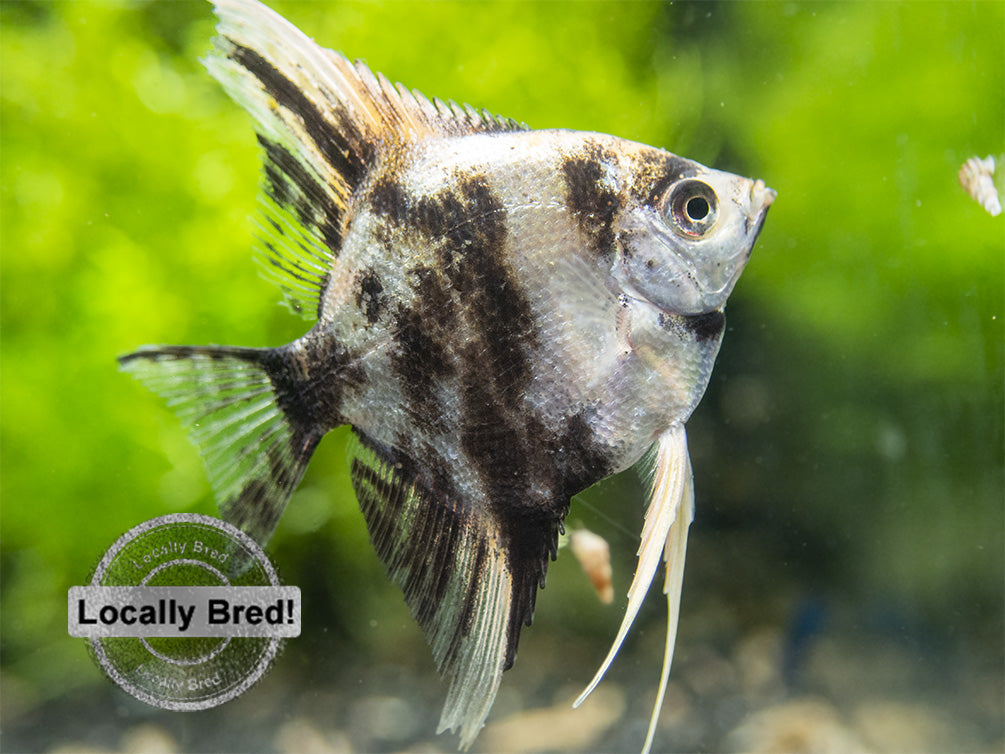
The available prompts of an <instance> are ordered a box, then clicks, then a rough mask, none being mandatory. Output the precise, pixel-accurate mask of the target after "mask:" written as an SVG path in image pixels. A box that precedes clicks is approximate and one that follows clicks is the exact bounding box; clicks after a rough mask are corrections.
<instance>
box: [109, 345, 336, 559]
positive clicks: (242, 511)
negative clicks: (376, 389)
mask: <svg viewBox="0 0 1005 754" xmlns="http://www.w3.org/2000/svg"><path fill="white" fill-rule="evenodd" d="M276 353H277V351H276V350H275V349H260V348H235V347H222V346H166V347H159V348H158V347H155V348H144V349H141V350H139V351H136V352H134V353H131V354H128V355H126V356H122V357H120V358H119V365H120V368H121V369H122V371H124V372H128V373H129V374H131V375H132V376H133V377H135V378H136V379H138V380H139V381H140V382H142V383H143V385H145V386H146V387H147V388H149V389H150V390H152V391H153V392H155V393H157V394H158V395H160V396H161V397H162V398H164V399H166V400H167V404H168V407H169V408H170V409H171V410H172V411H173V412H174V413H175V414H176V415H177V416H178V418H179V419H181V421H182V423H183V424H184V425H185V426H186V428H187V429H188V432H189V436H190V437H191V438H192V442H193V443H194V444H195V445H196V447H198V448H199V452H200V453H201V455H202V458H203V462H204V463H205V465H206V472H207V475H208V476H209V482H210V486H211V487H212V489H213V495H214V497H215V498H216V502H217V506H218V507H219V509H220V514H221V516H222V517H223V518H224V519H225V520H226V521H229V522H230V523H232V524H234V525H235V526H236V527H238V528H239V529H241V530H242V531H244V532H245V533H247V534H248V535H249V536H250V537H252V538H253V539H254V540H256V541H257V542H259V543H260V544H265V542H266V541H267V540H268V539H269V537H270V536H271V535H272V531H273V530H274V529H275V527H276V524H277V523H278V522H279V518H280V516H282V514H283V510H284V509H285V507H286V503H287V501H288V500H289V499H290V495H291V494H293V490H294V489H295V488H296V486H297V484H299V482H300V479H301V478H302V477H303V474H304V470H305V469H306V468H307V463H308V461H310V458H311V455H312V454H313V452H314V448H315V447H316V446H317V443H318V440H319V439H320V434H319V433H318V432H316V431H315V430H314V429H313V428H312V427H305V426H301V425H300V424H298V423H297V422H296V421H295V420H293V419H291V418H290V417H289V416H287V414H286V413H285V412H284V411H283V409H282V408H281V407H280V403H281V402H283V401H282V399H283V398H284V397H285V396H282V395H278V394H277V388H276V387H275V386H274V385H273V382H272V379H271V378H270V374H269V372H270V364H273V363H275V358H274V355H275V354H276ZM280 392H281V391H280Z"/></svg>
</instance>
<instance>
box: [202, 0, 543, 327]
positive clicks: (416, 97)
mask: <svg viewBox="0 0 1005 754" xmlns="http://www.w3.org/2000/svg"><path fill="white" fill-rule="evenodd" d="M214 5H215V8H216V14H217V16H218V17H219V19H220V21H219V23H218V24H217V36H216V38H215V39H214V49H213V51H212V52H211V53H210V55H209V56H208V57H207V58H206V60H205V64H206V67H207V68H208V69H209V72H210V73H211V74H212V75H213V76H214V78H216V79H217V80H218V81H219V82H220V83H221V84H222V85H223V87H224V88H225V89H226V91H227V93H228V94H229V95H230V96H231V97H232V98H233V99H234V101H236V102H237V103H238V104H240V105H241V106H242V107H244V108H245V109H246V110H247V111H248V112H249V113H250V114H251V116H252V117H253V118H254V119H255V122H256V128H257V130H258V140H259V143H260V144H261V145H262V147H263V149H264V157H263V159H264V163H265V186H264V193H265V198H264V202H263V204H264V216H265V221H264V222H263V224H262V228H261V231H262V244H263V246H264V250H263V256H264V261H265V263H266V264H265V269H266V272H267V276H268V277H269V278H270V279H272V280H273V282H275V283H277V284H278V285H279V286H280V288H281V289H282V290H283V293H284V295H285V298H286V302H287V304H288V305H289V306H290V308H292V309H293V310H294V311H297V312H300V313H301V314H303V315H304V316H306V317H308V318H310V317H313V316H314V315H315V313H316V311H317V308H318V306H317V302H318V299H319V297H320V295H321V292H322V290H323V288H324V286H325V284H326V281H327V277H328V275H329V273H330V272H331V269H332V265H333V263H334V261H335V259H336V258H337V257H338V254H339V250H340V248H341V244H342V236H343V233H344V230H345V224H346V222H347V221H348V220H349V216H350V215H351V212H350V202H351V198H352V195H353V193H354V192H355V190H356V188H357V187H358V186H359V185H360V183H361V182H362V181H363V180H364V178H365V176H366V174H367V172H368V171H369V169H370V167H371V166H372V165H373V164H374V163H375V162H377V161H378V160H379V159H380V158H381V156H382V155H383V154H386V153H388V152H389V151H390V150H393V149H395V148H398V147H399V146H400V145H401V144H405V143H408V142H412V141H416V140H420V139H424V138H429V137H436V136H458V135H463V134H469V133H478V132H498V131H514V130H523V129H525V128H526V127H525V126H522V125H521V124H519V123H516V122H515V121H512V120H509V119H507V118H500V117H496V116H494V115H491V114H490V113H488V112H486V111H484V110H477V109H475V108H472V107H470V106H460V105H456V104H454V103H452V102H450V103H448V102H442V101H440V100H436V99H434V100H429V99H426V98H425V97H423V96H422V95H421V94H419V93H418V92H410V91H408V90H407V89H405V88H404V87H403V86H401V85H400V84H398V85H392V84H391V83H390V82H389V81H388V80H387V79H386V78H384V77H383V76H381V75H379V74H378V75H374V74H373V73H372V72H371V71H370V70H369V69H368V68H367V67H366V65H364V64H363V63H361V62H357V63H355V64H353V63H350V62H349V60H348V59H346V58H345V57H343V56H342V55H340V54H339V53H337V52H333V51H331V50H326V49H323V48H322V47H320V46H318V45H317V44H315V42H314V41H313V40H311V39H310V38H308V37H307V36H306V35H304V34H303V33H302V32H301V31H300V30H299V29H297V28H296V27H295V26H293V25H292V24H291V23H289V22H288V21H287V20H286V19H284V18H283V17H282V16H280V15H278V14H277V13H275V12H273V11H272V10H270V9H269V8H267V7H266V6H264V5H262V4H261V3H258V2H255V1H254V0H216V1H215V3H214Z"/></svg>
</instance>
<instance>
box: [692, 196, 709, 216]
mask: <svg viewBox="0 0 1005 754" xmlns="http://www.w3.org/2000/svg"><path fill="white" fill-rule="evenodd" d="M710 209H711V208H710V207H709V206H708V200H707V199H705V197H703V196H692V197H691V198H690V199H688V200H687V207H686V211H687V216H688V217H689V218H690V219H691V220H694V221H700V220H704V219H705V218H706V217H708V213H709V210H710Z"/></svg>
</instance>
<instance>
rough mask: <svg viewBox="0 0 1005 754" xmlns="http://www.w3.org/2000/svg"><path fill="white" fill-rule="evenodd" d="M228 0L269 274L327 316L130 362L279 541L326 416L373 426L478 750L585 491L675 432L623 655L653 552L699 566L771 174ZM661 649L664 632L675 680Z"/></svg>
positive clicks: (388, 536) (388, 555) (371, 434)
mask: <svg viewBox="0 0 1005 754" xmlns="http://www.w3.org/2000/svg"><path fill="white" fill-rule="evenodd" d="M216 5H217V13H218V15H219V16H220V24H219V26H218V32H219V36H218V37H217V39H216V40H215V41H216V47H215V50H214V52H213V54H212V55H211V56H210V57H209V58H208V60H207V67H208V68H209V70H210V72H211V73H212V74H213V75H214V76H215V77H216V78H217V79H218V80H220V81H221V83H223V84H224V86H225V87H226V88H227V90H228V92H229V93H230V94H231V96H232V97H234V99H235V100H236V101H238V102H239V103H240V104H242V105H243V106H244V107H246V108H247V109H248V110H249V112H250V113H251V114H252V115H253V116H254V118H255V120H256V122H257V127H258V138H259V142H260V143H261V145H262V147H263V150H264V162H265V187H264V188H265V207H266V209H265V212H264V221H263V223H262V228H263V247H264V257H265V261H266V263H267V265H266V269H267V270H268V271H269V273H270V276H271V277H272V278H273V279H274V280H275V281H276V282H277V283H278V284H279V285H280V286H281V288H282V289H283V291H284V293H285V296H286V300H287V302H288V303H289V304H290V306H291V307H292V308H293V309H295V310H297V311H300V312H301V313H305V314H306V316H308V317H311V316H314V317H315V318H316V321H315V324H314V325H313V327H312V328H311V329H310V330H309V331H308V332H307V333H306V334H305V335H304V336H303V337H301V338H299V339H298V340H296V341H294V342H293V343H290V344H288V345H286V346H282V347H279V348H275V349H250V348H236V347H230V348H227V347H224V348H219V347H177V346H174V347H157V348H146V349H142V350H140V351H138V352H136V353H134V354H130V355H128V356H125V357H123V358H122V359H121V362H122V366H123V368H124V369H126V370H127V371H130V372H132V373H133V374H134V375H135V376H137V377H138V378H140V379H141V380H142V381H143V382H144V383H145V384H147V385H148V386H149V387H151V388H152V389H154V390H155V391H157V392H159V393H160V394H162V395H164V396H165V397H167V398H168V400H169V402H170V404H171V405H172V406H173V408H174V409H175V410H176V412H177V413H178V414H179V415H180V416H181V417H182V419H183V420H184V421H186V422H188V423H189V424H190V425H191V427H192V436H193V439H194V441H195V442H196V444H198V445H199V446H200V448H201V449H202V451H203V455H204V457H205V460H206V464H207V470H208V473H209V476H210V481H211V484H212V486H213V489H214V493H215V495H216V498H217V501H218V503H219V506H220V510H221V513H222V515H223V516H224V517H225V518H227V519H229V520H231V521H232V522H234V523H235V524H237V525H239V526H241V527H242V528H243V529H244V530H245V531H247V532H248V533H249V534H251V535H252V536H254V537H255V538H257V539H259V540H260V541H265V540H266V539H268V537H269V536H270V534H271V532H272V530H273V529H274V527H275V525H276V523H277V521H278V520H279V517H280V516H281V514H282V511H283V508H284V506H285V504H286V502H287V500H288V499H289V496H290V494H291V493H292V491H293V489H294V488H295V487H296V485H297V483H298V482H299V480H300V478H301V476H302V474H303V472H304V469H305V467H306V465H307V462H308V461H309V459H310V456H311V453H312V452H313V450H314V448H315V447H316V445H317V442H318V441H319V440H320V438H321V437H322V436H323V435H324V434H325V433H326V432H328V431H329V430H331V429H333V428H335V427H337V426H341V425H344V424H349V425H351V426H352V427H353V432H354V437H355V444H354V445H353V448H352V450H351V458H350V464H351V476H352V480H353V484H354V488H355V490H356V493H357V497H358V498H359V502H360V506H361V508H362V510H363V513H364V517H365V518H366V521H367V526H368V528H369V531H370V536H371V540H372V542H373V544H374V546H375V548H376V550H377V552H378V554H379V555H380V557H381V558H382V560H383V561H384V562H385V564H386V565H387V568H388V572H389V575H390V577H391V578H392V580H394V581H395V582H396V583H397V584H399V585H400V586H401V588H402V590H403V592H404V595H405V599H406V601H407V602H408V604H409V606H410V609H411V611H412V614H413V616H414V617H415V618H416V620H417V621H418V623H419V624H420V625H421V627H422V629H423V631H424V632H425V634H426V637H427V639H428V640H429V642H430V644H431V646H432V649H433V654H434V656H435V658H436V661H437V665H438V667H439V669H440V670H441V672H442V673H443V674H444V675H445V676H446V677H447V679H448V680H449V682H450V687H449V690H448V693H447V701H446V705H445V708H444V712H443V717H442V718H441V721H440V730H443V729H460V732H461V744H462V746H467V745H469V744H470V743H471V742H472V741H473V740H474V738H475V736H476V735H477V732H478V730H479V729H480V728H481V726H482V725H483V722H484V720H485V717H486V716H487V714H488V711H489V708H490V707H491V704H492V700H493V699H494V697H495V693H496V690H497V689H498V686H499V683H500V680H501V675H502V672H503V671H504V670H505V669H506V668H508V667H510V666H511V665H512V663H513V661H514V659H515V655H516V648H517V641H518V638H519V634H520V629H521V627H522V626H523V625H529V624H530V621H531V617H532V614H533V609H534V602H535V598H536V593H537V589H538V588H539V587H540V586H542V585H543V583H544V579H545V574H546V570H547V564H548V562H549V560H551V559H554V557H555V556H556V550H557V537H558V533H559V531H560V530H561V528H562V521H563V519H564V517H565V514H566V512H567V511H568V506H569V500H570V498H571V496H572V495H574V494H575V493H577V492H579V491H581V490H582V489H585V488H586V487H588V486H589V485H591V484H593V483H594V482H596V481H599V480H600V479H602V478H604V477H606V476H608V475H609V474H611V473H613V472H616V471H620V470H622V469H625V468H628V467H630V466H631V465H633V464H635V463H636V462H637V461H639V459H640V458H641V457H642V456H643V455H644V454H645V453H646V452H647V451H648V450H649V449H650V448H653V447H656V448H657V451H656V482H655V485H654V504H653V505H651V506H650V509H651V513H650V517H649V518H647V529H646V530H645V531H644V532H643V554H642V557H641V559H640V568H639V571H638V572H637V574H636V582H635V583H633V586H632V591H631V592H630V600H629V609H628V611H627V613H626V622H625V625H624V626H623V629H622V632H621V634H620V635H619V640H618V642H616V645H615V648H614V649H612V652H611V655H609V658H608V661H607V662H605V665H604V668H606V666H607V664H608V663H609V662H610V660H611V659H612V658H613V655H614V654H615V653H616V651H617V646H618V644H619V643H620V640H621V639H622V638H623V635H624V633H625V632H627V630H628V627H629V626H630V624H631V618H632V617H634V614H635V613H636V612H637V610H638V606H639V604H640V603H641V599H642V597H644V594H645V591H646V589H647V588H648V585H649V581H651V579H652V574H653V571H654V569H655V567H656V565H657V564H658V560H659V557H660V554H661V553H664V551H665V552H666V556H667V559H668V573H674V574H677V573H678V572H679V571H680V569H681V568H682V567H683V549H684V543H685V542H686V527H687V521H684V518H685V517H687V518H688V521H689V516H690V505H691V503H690V466H689V462H688V460H687V450H686V440H685V439H684V434H683V424H684V422H685V421H686V420H687V418H688V417H689V416H690V414H691V412H692V411H693V410H694V408H695V406H696V405H697V403H698V401H699V400H700V398H701V396H702V394H703V392H704V390H705V387H706V385H707V383H708V379H709V375H710V374H711V370H712V366H713V363H714V360H715V356H716V354H717V352H718V349H719V344H720V342H721V339H722V333H723V327H724V315H723V306H724V304H725V302H726V299H727V297H728V296H729V294H730V292H731V291H732V288H733V286H734V284H735V283H736V280H737V278H738V277H739V275H740V273H741V271H742V269H743V266H744V265H745V263H746V261H747V259H748V258H749V255H750V251H751V247H752V246H753V243H754V241H755V239H756V238H757V235H758V233H759V232H760V228H761V225H762V223H763V220H764V216H765V213H766V211H767V208H768V206H769V205H770V204H771V202H772V200H773V198H774V192H773V191H771V190H770V189H767V188H765V187H764V185H763V183H761V182H759V181H758V182H753V181H750V180H748V179H745V178H740V177H738V176H734V175H730V174H728V173H722V172H720V171H715V170H711V169H709V168H706V167H704V166H702V165H699V164H698V163H696V162H693V161H691V160H688V159H685V158H682V157H678V156H676V155H673V154H670V153H668V152H665V151H662V150H659V149H654V148H652V147H648V146H644V145H641V144H636V143H632V142H628V141H625V140H622V139H618V138H615V137H613V136H606V135H601V134H592V133H581V132H574V131H562V130H553V131H531V130H528V129H527V128H526V127H525V126H522V125H520V124H517V123H515V122H513V121H510V120H506V119H502V118H498V117H495V116H492V115H490V114H488V113H486V112H484V111H478V110H474V109H472V108H470V107H460V106H457V105H454V104H447V103H443V102H440V101H438V100H434V101H429V100H427V99H425V98H424V97H422V95H420V94H418V93H415V92H409V91H407V90H405V89H404V88H403V87H401V86H400V85H398V86H397V87H395V86H392V85H391V84H390V83H389V82H387V80H386V79H384V78H383V77H379V76H374V75H373V74H372V73H371V72H370V71H369V70H368V69H367V68H366V67H365V66H363V65H362V64H360V63H357V64H355V65H353V64H351V63H349V62H348V61H347V60H346V59H345V58H343V57H341V56H340V55H337V54H336V53H332V52H330V51H327V50H323V49H321V48H320V47H318V46H316V45H315V44H314V43H313V42H312V41H310V40H309V39H307V38H306V37H305V36H304V35H303V34H301V33H300V32H299V31H298V30H296V29H295V28H294V27H293V26H291V25H290V24H288V23H287V22H286V21H285V20H283V19H282V18H280V17H279V16H277V15H275V14H274V13H272V12H271V11H269V10H268V9H267V8H265V7H264V6H262V5H260V4H258V3H255V2H251V1H250V0H221V1H220V2H218V3H217V4H216ZM653 511H655V513H653ZM678 514H681V515H678ZM675 521H676V522H677V524H676V529H674V528H673V527H674V525H675V524H674V522H675ZM682 537H683V538H682ZM675 542H676V543H677V544H674V543H675ZM674 578H675V579H676V586H673V585H672V584H670V580H669V579H668V595H670V596H669V597H668V600H669V602H668V605H669V609H670V612H671V617H672V620H671V623H672V625H673V626H674V627H675V625H676V609H677V607H676V601H678V600H679V578H678V577H677V576H675V577H674ZM674 630H675V628H674ZM669 649H672V635H670V633H669V632H668V651H669ZM668 668H669V655H668V658H667V661H666V662H665V672H664V681H663V685H661V694H662V687H663V686H664V685H665V673H666V671H667V670H668ZM599 675H600V674H598V678H597V679H596V680H599ZM654 720H655V713H654ZM651 735H652V731H650V740H651ZM647 746H648V742H647Z"/></svg>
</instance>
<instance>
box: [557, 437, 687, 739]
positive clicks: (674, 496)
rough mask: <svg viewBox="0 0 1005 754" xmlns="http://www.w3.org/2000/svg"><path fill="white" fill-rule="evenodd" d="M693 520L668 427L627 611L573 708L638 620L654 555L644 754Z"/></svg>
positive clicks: (681, 457) (668, 654) (679, 444)
mask: <svg viewBox="0 0 1005 754" xmlns="http://www.w3.org/2000/svg"><path fill="white" fill-rule="evenodd" d="M693 518H694V493H693V488H692V481H691V461H690V459H689V458H688V452H687V434H686V433H685V431H684V425H683V424H674V425H673V426H672V427H670V429H668V430H667V431H666V432H664V433H663V435H661V436H660V438H659V440H658V441H657V445H656V454H655V467H654V470H653V482H652V499H651V501H650V503H649V507H648V508H647V510H646V518H645V524H644V525H643V527H642V542H641V545H640V546H639V564H638V567H637V568H636V570H635V576H634V578H633V579H632V583H631V586H630V587H629V589H628V607H627V608H626V609H625V616H624V618H623V619H622V621H621V627H620V628H619V630H618V634H617V637H616V638H615V639H614V644H613V645H612V646H611V649H610V651H609V652H608V654H607V657H606V658H605V659H604V661H603V663H602V664H601V666H600V669H599V670H598V671H597V673H596V675H595V676H594V677H593V680H592V681H591V682H590V684H589V685H588V686H587V688H586V690H585V691H584V692H583V693H582V694H581V695H580V696H579V698H578V699H576V701H575V703H574V704H573V706H575V707H578V706H579V705H580V704H582V703H583V702H584V701H585V700H586V697H588V696H589V695H590V694H591V693H592V692H593V690H594V689H595V688H596V687H597V685H598V684H599V683H600V681H601V679H602V678H603V677H604V674H605V673H606V672H607V669H608V668H609V667H610V665H611V663H612V662H613V661H614V658H615V657H616V656H617V654H618V652H619V650H620V649H621V645H622V643H623V642H624V640H625V637H626V636H628V632H629V630H631V627H632V624H633V623H634V621H635V618H636V616H637V615H638V612H639V609H640V608H641V607H642V602H643V601H644V599H645V596H646V593H647V592H648V591H649V586H650V584H652V580H653V577H654V576H655V575H656V569H657V568H658V566H659V562H660V556H661V555H663V556H664V558H665V559H666V562H667V576H666V581H665V585H664V591H665V592H666V595H667V610H668V619H667V639H666V650H665V653H664V657H663V669H662V673H661V677H660V690H659V694H658V697H657V701H656V705H655V707H654V709H653V714H652V718H651V721H650V726H649V735H648V736H647V739H646V744H645V748H644V749H643V751H644V752H646V751H648V750H649V746H650V745H651V743H652V737H653V733H654V731H655V722H656V718H657V716H658V714H659V709H660V706H661V705H662V700H663V695H664V693H665V691H666V684H667V680H668V678H669V674H670V664H671V660H672V659H673V646H674V643H675V640H676V636H677V615H678V612H679V608H680V594H681V585H682V583H683V578H684V553H685V550H686V549H687V531H688V527H689V526H690V524H691V521H692V519H693Z"/></svg>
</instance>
